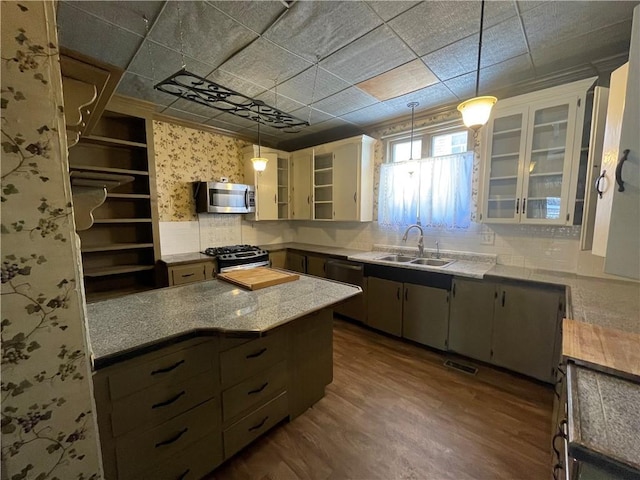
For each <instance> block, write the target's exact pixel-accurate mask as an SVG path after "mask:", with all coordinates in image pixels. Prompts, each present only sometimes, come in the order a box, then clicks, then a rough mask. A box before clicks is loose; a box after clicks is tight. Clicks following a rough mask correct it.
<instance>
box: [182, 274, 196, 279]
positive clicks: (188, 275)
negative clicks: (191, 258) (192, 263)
mask: <svg viewBox="0 0 640 480" xmlns="http://www.w3.org/2000/svg"><path fill="white" fill-rule="evenodd" d="M194 275H195V274H194V273H185V274H183V275H182V278H187V277H193V276H194Z"/></svg>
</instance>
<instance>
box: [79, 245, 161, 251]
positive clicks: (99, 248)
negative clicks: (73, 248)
mask: <svg viewBox="0 0 640 480" xmlns="http://www.w3.org/2000/svg"><path fill="white" fill-rule="evenodd" d="M138 248H153V243H109V244H106V245H92V246H83V247H82V248H81V251H82V253H92V252H114V251H118V250H135V249H138Z"/></svg>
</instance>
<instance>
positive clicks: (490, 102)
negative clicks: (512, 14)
mask: <svg viewBox="0 0 640 480" xmlns="http://www.w3.org/2000/svg"><path fill="white" fill-rule="evenodd" d="M483 24H484V0H482V6H481V7H480V37H479V39H478V68H477V70H476V96H475V97H474V98H471V99H469V100H467V101H464V102H462V103H461V104H460V105H458V110H459V111H460V113H462V121H463V122H464V124H465V125H466V126H467V128H472V129H473V130H476V131H477V130H478V129H479V128H480V127H482V126H483V125H484V124H485V123H487V121H488V120H489V116H490V115H491V109H492V108H493V106H494V105H495V103H496V102H497V101H498V99H497V98H496V97H492V96H484V97H480V96H478V89H479V87H480V59H481V58H482V28H483Z"/></svg>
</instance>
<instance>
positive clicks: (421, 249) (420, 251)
mask: <svg viewBox="0 0 640 480" xmlns="http://www.w3.org/2000/svg"><path fill="white" fill-rule="evenodd" d="M412 228H417V229H418V230H420V240H418V254H419V255H420V257H423V256H424V231H423V230H422V227H421V226H420V225H418V224H417V223H414V224H413V225H409V226H408V227H407V229H406V230H405V231H404V235H403V236H402V241H403V242H406V241H407V236H408V235H409V230H411V229H412Z"/></svg>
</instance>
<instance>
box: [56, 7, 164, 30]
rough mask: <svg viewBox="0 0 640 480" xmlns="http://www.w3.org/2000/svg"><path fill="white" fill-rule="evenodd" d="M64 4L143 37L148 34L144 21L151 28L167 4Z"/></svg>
mask: <svg viewBox="0 0 640 480" xmlns="http://www.w3.org/2000/svg"><path fill="white" fill-rule="evenodd" d="M62 3H68V4H70V5H72V6H74V7H75V8H78V9H80V10H83V11H84V12H87V13H89V14H91V15H94V16H96V17H99V18H100V19H101V20H103V21H105V22H107V23H111V24H113V25H117V26H118V27H120V28H122V29H125V30H129V31H131V32H133V33H136V34H138V35H141V36H146V34H147V23H146V22H145V21H144V19H145V18H147V19H148V20H149V28H151V26H152V25H153V22H154V21H155V19H156V16H157V15H158V14H159V13H160V10H162V6H163V5H164V4H165V2H164V1H142V2H141V1H127V2H122V1H100V2H96V1H79V2H78V1H65V2H61V4H62Z"/></svg>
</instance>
